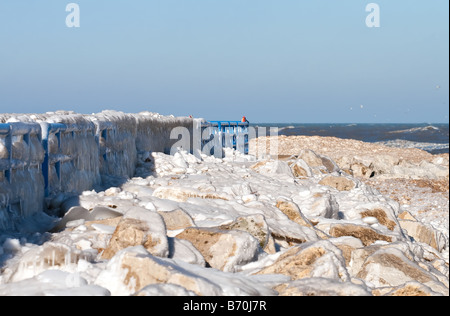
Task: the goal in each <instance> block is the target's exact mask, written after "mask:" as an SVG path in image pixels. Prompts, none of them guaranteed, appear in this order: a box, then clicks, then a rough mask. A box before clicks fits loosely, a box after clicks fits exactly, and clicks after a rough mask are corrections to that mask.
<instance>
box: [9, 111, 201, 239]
mask: <svg viewBox="0 0 450 316" xmlns="http://www.w3.org/2000/svg"><path fill="white" fill-rule="evenodd" d="M175 127H184V128H186V129H187V130H188V131H192V128H193V119H190V118H187V117H173V116H161V115H159V114H156V113H150V112H143V113H139V114H126V113H122V112H116V111H104V112H101V113H98V114H92V115H82V114H76V113H73V112H55V113H47V114H28V115H25V114H21V115H12V114H0V231H2V230H14V229H16V228H17V227H16V225H17V224H18V223H19V222H20V221H21V220H22V219H24V218H27V217H30V216H32V215H34V214H36V213H39V212H43V211H44V210H45V207H46V199H47V200H49V198H50V197H55V196H58V195H60V194H61V193H62V194H64V195H72V194H73V195H76V194H79V193H81V192H82V191H85V190H91V189H93V188H95V187H98V186H102V185H103V184H105V183H106V182H108V181H113V180H114V179H115V180H116V181H119V180H120V179H127V178H131V177H132V176H133V175H134V173H135V170H136V165H137V160H138V155H145V154H146V153H148V152H153V151H158V152H168V151H169V150H170V148H171V147H172V145H173V144H174V143H175V142H176V141H177V139H171V137H170V133H171V131H172V130H173V128H175Z"/></svg>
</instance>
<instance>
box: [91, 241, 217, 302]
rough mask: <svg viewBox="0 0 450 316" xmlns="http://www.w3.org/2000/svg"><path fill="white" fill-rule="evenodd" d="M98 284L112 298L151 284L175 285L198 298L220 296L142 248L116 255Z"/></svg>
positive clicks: (203, 281)
mask: <svg viewBox="0 0 450 316" xmlns="http://www.w3.org/2000/svg"><path fill="white" fill-rule="evenodd" d="M95 283H96V284H97V285H100V286H102V287H105V288H107V289H108V290H110V291H111V293H112V294H113V295H131V294H134V293H137V292H139V291H141V290H142V289H144V288H145V287H146V286H148V285H151V284H175V285H179V286H181V287H183V288H185V289H186V291H191V292H193V293H195V294H197V295H207V296H208V295H209V296H216V295H220V294H221V288H220V287H219V286H218V285H216V284H214V283H212V282H210V281H209V280H208V279H206V278H204V277H201V276H198V275H195V274H193V273H189V272H188V271H186V270H185V269H183V268H181V267H179V266H178V265H177V264H176V261H173V260H171V259H166V260H164V259H162V258H158V257H155V256H153V255H151V254H150V253H149V252H148V251H147V250H146V249H145V248H144V247H143V246H136V247H130V248H126V249H123V250H121V251H119V252H118V253H117V254H115V256H114V257H112V258H111V260H110V261H109V262H108V265H107V267H106V269H105V270H103V271H102V272H101V273H100V274H99V276H98V277H97V279H96V281H95Z"/></svg>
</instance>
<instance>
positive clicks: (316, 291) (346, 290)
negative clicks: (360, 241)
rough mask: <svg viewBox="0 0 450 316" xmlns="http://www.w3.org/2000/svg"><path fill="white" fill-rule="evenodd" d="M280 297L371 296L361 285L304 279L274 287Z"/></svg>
mask: <svg viewBox="0 0 450 316" xmlns="http://www.w3.org/2000/svg"><path fill="white" fill-rule="evenodd" d="M276 290H277V291H278V292H279V295H280V296H372V293H371V292H370V290H369V289H368V288H367V287H366V286H363V285H359V284H353V283H351V282H342V281H339V280H334V279H329V278H320V277H314V278H306V279H300V280H295V281H292V282H289V283H286V284H282V285H279V286H277V287H276Z"/></svg>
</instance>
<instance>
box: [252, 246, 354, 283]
mask: <svg viewBox="0 0 450 316" xmlns="http://www.w3.org/2000/svg"><path fill="white" fill-rule="evenodd" d="M273 273H280V274H285V275H287V276H289V277H291V279H292V280H298V279H303V278H314V277H323V278H328V279H335V280H340V281H344V282H346V281H349V280H350V275H349V273H348V272H347V269H346V266H345V261H344V260H343V258H342V253H341V250H340V249H338V248H337V247H336V246H335V245H333V244H332V243H331V242H329V241H327V240H321V241H317V242H309V243H305V244H301V245H298V246H295V247H292V248H290V249H289V250H287V251H286V252H284V253H283V254H282V255H281V256H280V257H279V259H278V260H276V261H275V262H274V263H273V264H272V265H270V266H268V267H265V268H264V269H262V270H261V271H259V272H258V274H273Z"/></svg>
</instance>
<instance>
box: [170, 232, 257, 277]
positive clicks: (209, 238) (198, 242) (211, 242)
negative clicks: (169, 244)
mask: <svg viewBox="0 0 450 316" xmlns="http://www.w3.org/2000/svg"><path fill="white" fill-rule="evenodd" d="M176 238H178V239H185V240H188V241H190V242H191V243H192V244H193V245H194V246H195V247H196V248H197V249H198V251H200V253H201V254H202V255H203V257H204V258H205V260H206V262H207V264H208V265H209V266H211V267H213V268H216V269H219V270H222V271H227V272H234V271H237V270H238V267H239V266H240V265H244V264H246V263H249V262H251V261H253V260H256V259H257V256H258V253H259V251H260V249H261V248H260V246H259V242H258V240H257V239H256V238H255V237H253V236H252V235H250V234H249V233H247V232H244V231H242V230H220V229H217V228H201V227H190V228H186V229H185V230H184V231H183V232H181V233H180V234H178V235H177V236H176Z"/></svg>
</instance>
